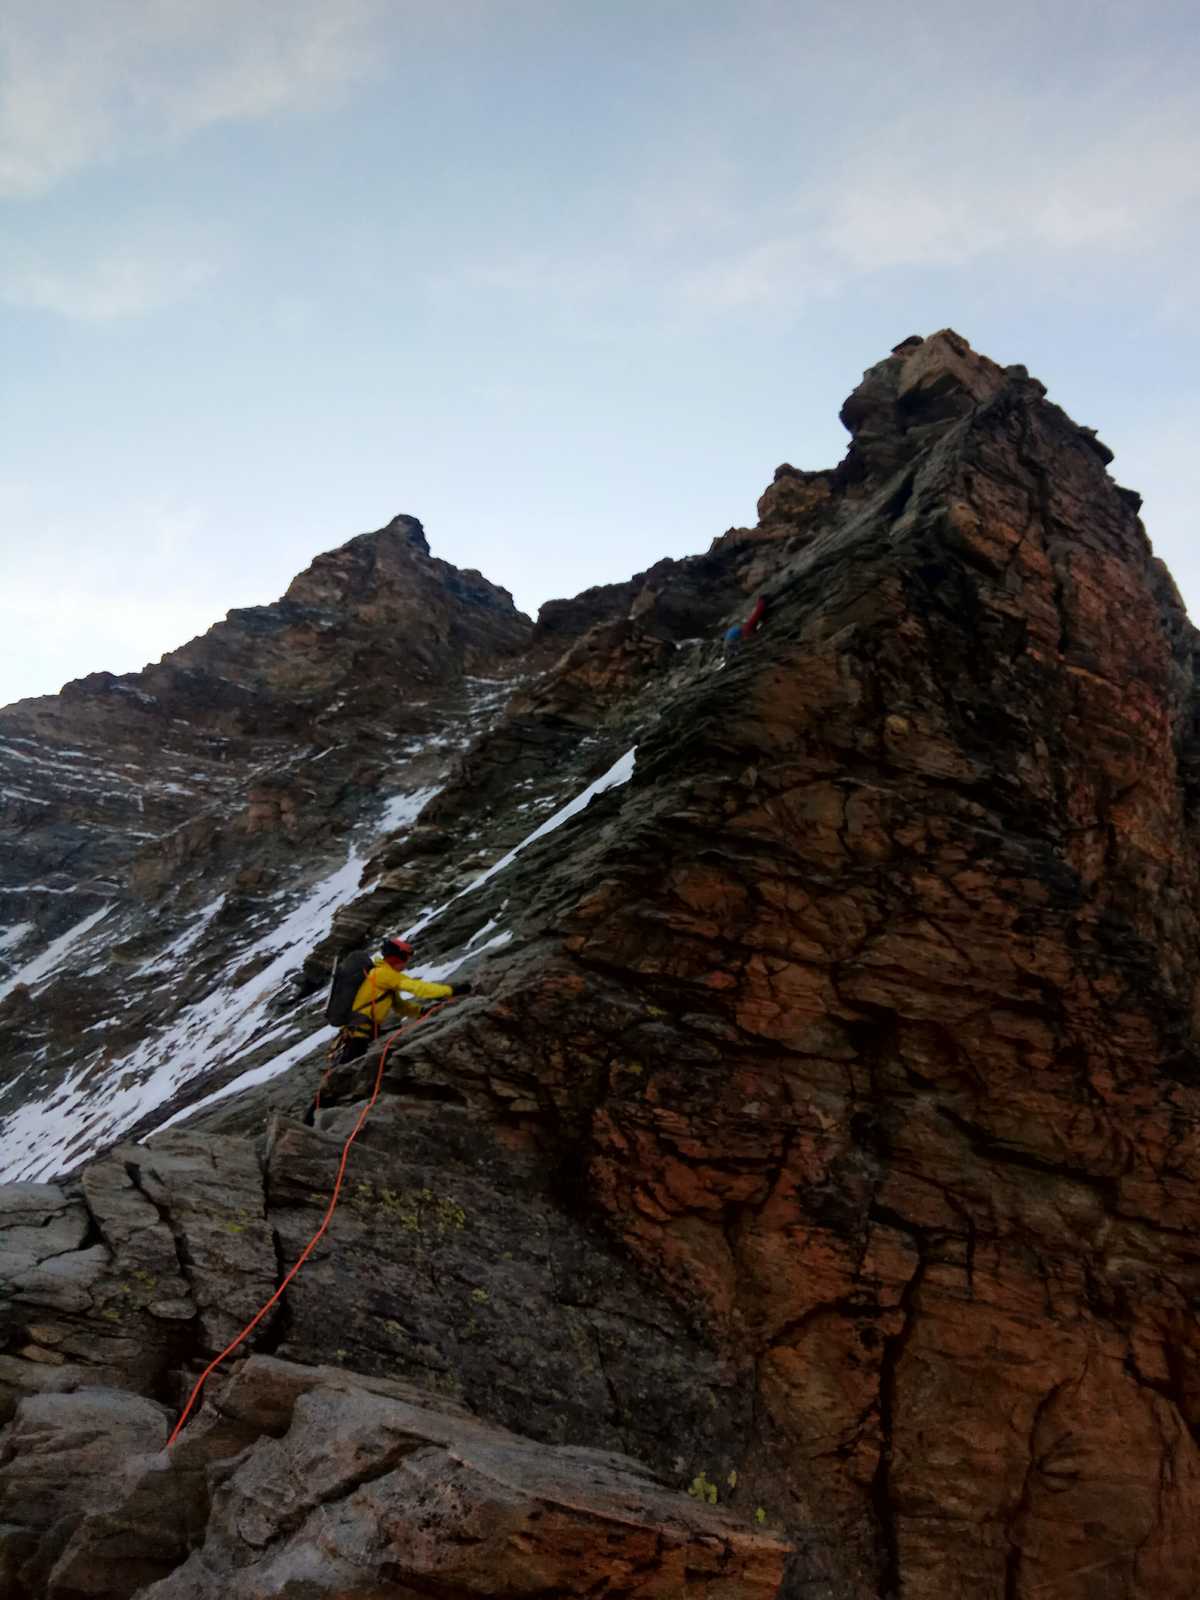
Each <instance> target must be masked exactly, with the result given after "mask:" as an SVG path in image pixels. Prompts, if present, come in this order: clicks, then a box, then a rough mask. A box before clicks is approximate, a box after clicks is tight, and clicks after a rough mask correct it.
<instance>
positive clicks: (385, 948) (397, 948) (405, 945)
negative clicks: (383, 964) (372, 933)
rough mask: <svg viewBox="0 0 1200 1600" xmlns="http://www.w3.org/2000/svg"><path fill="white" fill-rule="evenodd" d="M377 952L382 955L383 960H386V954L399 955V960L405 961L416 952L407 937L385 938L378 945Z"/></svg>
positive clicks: (409, 959)
mask: <svg viewBox="0 0 1200 1600" xmlns="http://www.w3.org/2000/svg"><path fill="white" fill-rule="evenodd" d="M379 953H380V955H381V956H383V958H384V960H385V961H386V960H387V958H388V956H399V958H400V960H401V961H405V962H407V961H411V960H412V958H413V956H414V955H415V954H416V952H415V951H414V949H413V947H412V945H411V944H409V942H408V940H407V939H400V938H396V937H393V938H391V939H385V940H384V941H383V944H382V945H381V946H380V951H379Z"/></svg>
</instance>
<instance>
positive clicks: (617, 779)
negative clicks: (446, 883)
mask: <svg viewBox="0 0 1200 1600" xmlns="http://www.w3.org/2000/svg"><path fill="white" fill-rule="evenodd" d="M636 765H637V745H634V746H633V748H632V749H630V750H626V752H625V754H624V755H623V756H621V757H620V758H619V759H618V760H616V761H614V762H613V764H612V766H611V767H609V769H608V771H607V772H605V773H602V774H601V775H600V777H598V778H597V779H595V781H594V782H592V783H589V784H588V786H587V788H586V789H581V790H580V792H579V793H578V794H577V795H576V796H575V798H574V799H573V800H568V801H567V803H566V805H565V806H561V807H560V808H559V809H558V810H557V811H556V812H555V813H554V815H553V816H550V817H547V818H546V820H545V822H543V823H541V824H540V825H539V826H538V827H536V828H535V829H534V830H533V832H532V833H530V834H527V835H526V836H525V838H524V839H522V840H521V842H520V844H517V845H514V846H513V848H512V849H511V850H509V851H508V852H507V853H506V854H505V855H502V856H501V857H500V859H499V861H494V862H493V863H492V865H491V866H490V867H489V868H488V869H487V871H486V872H481V873H480V874H479V876H478V877H477V878H472V879H471V881H470V883H469V884H467V886H466V888H465V889H460V890H459V891H458V893H457V894H456V895H451V897H450V899H449V900H446V901H444V902H443V903H442V904H441V905H440V906H436V907H434V908H432V909H431V910H429V911H425V912H423V913H422V915H421V917H420V918H419V919H418V920H417V921H416V922H414V923H413V925H412V927H411V928H409V929H408V930H407V931H406V933H405V935H404V937H405V938H406V939H411V938H412V937H413V936H414V935H415V934H418V933H420V931H421V929H422V928H427V927H428V926H429V924H430V923H431V922H433V921H434V919H435V918H437V917H440V916H441V914H442V912H443V911H445V910H446V908H447V906H452V905H453V904H454V902H455V901H456V900H461V899H462V898H463V896H464V895H468V894H474V892H475V890H476V889H478V888H481V887H482V885H483V884H485V883H487V881H488V880H489V878H494V877H495V876H496V874H497V873H499V872H503V871H504V869H505V867H508V866H511V865H512V863H513V862H514V861H515V860H516V859H517V857H518V856H519V855H520V854H521V852H522V850H527V849H528V848H529V846H530V845H531V844H535V843H536V842H537V840H539V839H544V838H545V837H546V835H547V834H548V833H553V832H554V831H555V829H556V828H561V827H562V825H563V823H564V822H567V821H569V820H570V818H571V817H574V816H577V815H578V813H579V812H580V811H582V810H583V809H584V808H585V807H586V806H588V805H590V803H591V802H592V801H593V800H594V799H595V798H596V796H597V795H598V794H604V792H605V791H606V790H608V789H615V788H617V787H618V786H619V785H620V784H623V783H628V782H629V780H630V778H632V777H633V774H634V769H635V767H636Z"/></svg>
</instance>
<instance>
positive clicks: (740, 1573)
mask: <svg viewBox="0 0 1200 1600" xmlns="http://www.w3.org/2000/svg"><path fill="white" fill-rule="evenodd" d="M248 1376H249V1375H248ZM271 1376H272V1375H271V1374H269V1373H266V1372H260V1378H264V1379H266V1378H270V1377H271ZM280 1376H281V1374H275V1375H274V1377H275V1378H278V1377H280ZM787 1554H788V1549H787V1547H786V1546H785V1545H784V1544H783V1543H782V1542H781V1541H779V1540H778V1539H776V1538H774V1537H773V1536H770V1535H765V1534H762V1533H760V1532H757V1531H754V1530H751V1529H750V1528H748V1527H746V1526H745V1525H743V1524H742V1523H740V1522H739V1521H737V1520H736V1519H734V1518H732V1517H730V1516H729V1515H728V1514H727V1513H725V1512H722V1511H718V1510H715V1509H713V1508H710V1507H708V1506H702V1505H701V1504H699V1503H698V1502H697V1501H695V1500H692V1499H689V1498H688V1497H687V1496H685V1495H681V1494H677V1493H674V1492H672V1491H669V1490H667V1489H665V1488H663V1487H662V1486H661V1485H660V1484H659V1483H657V1482H656V1480H655V1479H654V1478H653V1476H652V1475H651V1474H650V1473H649V1471H648V1470H647V1469H646V1468H645V1467H642V1466H640V1465H639V1464H638V1463H637V1462H634V1461H631V1460H629V1459H628V1458H626V1457H621V1456H616V1455H613V1454H610V1453H606V1452H601V1451H590V1450H576V1449H547V1448H545V1447H543V1446H540V1445H535V1444H533V1443H532V1442H531V1441H529V1440H527V1439H522V1438H520V1437H518V1436H516V1435H513V1434H509V1433H506V1432H504V1431H503V1430H501V1429H496V1428H491V1427H489V1426H488V1425H486V1424H484V1423H482V1422H479V1421H478V1420H476V1419H474V1418H469V1417H462V1416H452V1415H450V1414H448V1413H446V1412H436V1411H430V1410H427V1409H424V1408H421V1407H418V1406H413V1405H409V1404H406V1403H404V1402H402V1401H398V1400H392V1399H389V1398H387V1397H385V1396H383V1395H379V1394H372V1393H370V1392H369V1391H367V1390H365V1389H363V1388H361V1387H360V1386H358V1384H357V1382H355V1381H353V1380H351V1379H343V1380H341V1381H340V1382H339V1383H337V1384H336V1385H335V1384H334V1383H332V1382H330V1383H326V1384H323V1385H321V1386H319V1387H317V1388H314V1389H311V1390H309V1391H308V1392H307V1393H305V1394H302V1395H300V1396H299V1397H298V1398H297V1400H296V1402H295V1405H294V1409H293V1414H292V1422H291V1426H290V1427H289V1429H288V1431H287V1432H286V1434H284V1435H283V1436H282V1437H280V1438H276V1439H272V1438H266V1439H262V1440H260V1441H259V1443H258V1444H257V1445H256V1446H255V1447H254V1448H253V1449H252V1450H250V1451H249V1452H248V1453H247V1455H246V1456H245V1457H244V1458H243V1459H242V1460H241V1461H240V1463H239V1464H238V1465H237V1466H236V1468H235V1470H233V1471H232V1472H231V1473H230V1475H229V1476H228V1478H227V1479H226V1480H225V1481H224V1482H223V1483H221V1484H220V1485H219V1486H218V1487H217V1488H216V1490H215V1493H214V1496H213V1507H212V1514H211V1518H210V1522H209V1527H208V1530H207V1535H206V1538H205V1541H204V1544H203V1546H202V1547H201V1548H200V1549H199V1550H197V1551H195V1552H194V1553H193V1554H192V1555H191V1557H190V1558H189V1559H188V1561H187V1562H186V1563H185V1564H184V1565H183V1566H182V1567H180V1568H179V1569H177V1570H176V1571H175V1572H174V1573H172V1574H171V1576H170V1577H167V1578H165V1579H163V1580H162V1581H161V1582H160V1583H157V1584H154V1585H151V1586H150V1587H149V1588H148V1589H146V1590H144V1591H143V1592H142V1595H141V1596H140V1597H139V1600H218V1597H219V1600H268V1597H273V1596H280V1597H282V1596H295V1595H300V1594H303V1595H304V1596H306V1600H318V1597H322V1596H328V1597H329V1600H334V1597H335V1596H336V1597H337V1600H382V1597H383V1596H385V1595H386V1596H388V1597H389V1600H391V1597H396V1596H400V1597H402V1596H405V1595H407V1594H408V1593H409V1592H410V1588H411V1589H412V1590H416V1591H419V1592H422V1593H429V1592H435V1593H438V1594H444V1595H447V1596H451V1595H452V1596H467V1595H478V1596H480V1597H483V1596H494V1595H496V1594H505V1595H511V1596H518V1595H527V1596H530V1597H534V1596H547V1597H549V1596H551V1595H553V1596H566V1595H575V1594H578V1595H585V1594H586V1595H601V1596H603V1595H611V1596H614V1597H615V1596H616V1595H619V1594H621V1595H623V1594H628V1593H630V1592H636V1593H637V1594H638V1595H639V1596H643V1597H645V1600H668V1597H671V1600H674V1597H676V1596H677V1595H678V1594H679V1593H681V1592H683V1591H684V1590H685V1589H686V1591H687V1593H688V1594H689V1595H692V1596H694V1597H696V1600H770V1597H771V1596H773V1595H774V1594H775V1592H776V1589H777V1587H778V1584H779V1582H780V1579H781V1576H782V1571H783V1564H784V1561H785V1559H786V1557H787Z"/></svg>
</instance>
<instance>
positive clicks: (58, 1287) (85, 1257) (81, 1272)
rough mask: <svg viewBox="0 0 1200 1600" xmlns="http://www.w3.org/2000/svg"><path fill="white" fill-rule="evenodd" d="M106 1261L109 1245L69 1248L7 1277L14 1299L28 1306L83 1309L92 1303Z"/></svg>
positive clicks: (68, 1309) (67, 1309)
mask: <svg viewBox="0 0 1200 1600" xmlns="http://www.w3.org/2000/svg"><path fill="white" fill-rule="evenodd" d="M108 1264H109V1252H108V1248H107V1246H105V1245H102V1244H96V1245H92V1246H91V1247H90V1248H89V1249H87V1250H71V1251H69V1252H67V1253H66V1254H64V1255H56V1256H50V1257H49V1258H48V1259H46V1260H43V1261H40V1262H38V1264H37V1265H36V1266H34V1267H31V1268H30V1269H29V1270H27V1271H25V1272H22V1273H20V1274H18V1275H16V1276H14V1277H13V1278H11V1279H10V1280H9V1291H10V1293H11V1294H12V1296H13V1299H14V1300H18V1301H21V1302H23V1303H26V1304H29V1305H36V1306H48V1307H50V1308H52V1309H53V1310H55V1311H65V1312H86V1311H88V1310H90V1309H91V1306H92V1291H93V1290H94V1288H95V1287H96V1285H97V1283H98V1282H99V1280H100V1279H101V1277H102V1276H103V1274H104V1272H105V1271H106V1269H107V1267H108Z"/></svg>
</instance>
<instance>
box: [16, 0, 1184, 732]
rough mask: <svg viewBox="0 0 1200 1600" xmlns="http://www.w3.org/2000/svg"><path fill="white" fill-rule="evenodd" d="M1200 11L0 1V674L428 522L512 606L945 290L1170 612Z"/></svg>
mask: <svg viewBox="0 0 1200 1600" xmlns="http://www.w3.org/2000/svg"><path fill="white" fill-rule="evenodd" d="M1197 33H1198V25H1197V22H1196V7H1195V6H1194V4H1192V3H1191V0H1188V3H1186V4H1184V3H1178V4H1166V3H1161V0H1148V3H1136V4H1135V3H1128V4H1105V3H1103V0H1089V3H1083V0H1079V3H1069V4H1059V5H1055V4H1053V3H1050V4H1036V5H1035V4H1032V3H1029V0H1017V3H1016V4H1015V5H1008V6H1006V7H1004V8H1001V7H998V6H995V5H991V4H989V5H986V6H985V5H982V4H978V3H973V0H956V3H951V0H946V3H940V0H912V3H911V4H908V5H905V6H896V5H895V4H894V3H892V0H887V3H882V0H870V3H866V4H858V5H854V6H850V7H843V8H834V7H831V6H830V5H829V4H828V3H827V0H825V3H823V4H821V5H809V4H798V3H797V4H783V3H779V0H691V3H684V0H637V3H634V0H607V3H601V0H559V3H554V0H437V3H426V0H408V3H405V0H258V3H255V0H155V3H151V0H105V3H104V4H103V5H101V4H98V3H96V0H6V4H5V8H4V14H3V19H2V20H0V350H2V358H0V546H2V552H3V567H2V572H3V583H2V584H0V703H3V702H5V701H7V700H10V699H13V698H16V697H17V696H19V695H25V694H33V693H44V692H51V691H53V690H56V689H58V688H59V687H60V685H61V684H62V683H63V682H64V681H65V680H67V679H68V678H71V677H74V676H78V675H79V674H81V673H83V672H86V671H92V670H97V669H100V668H107V669H109V670H112V671H127V670H130V669H132V668H138V667H141V666H142V665H144V664H145V663H146V662H147V661H149V660H151V659H154V658H156V657H157V656H158V655H160V654H161V653H162V652H163V651H164V650H167V649H169V648H172V647H173V646H175V645H177V644H181V643H182V642H184V640H185V639H187V638H188V637H190V636H191V635H192V634H194V633H196V632H199V631H201V630H202V629H203V628H204V627H206V626H207V625H208V624H209V623H211V622H213V621H215V620H217V618H219V617H220V616H221V615H223V613H224V612H225V611H226V610H227V609H229V608H230V607H232V606H235V605H246V604H253V603H257V602H263V601H268V600H271V599H274V598H275V597H276V596H277V595H278V594H280V593H281V592H282V590H283V589H284V588H285V587H286V585H287V583H288V581H289V580H290V578H291V577H292V576H293V574H294V573H295V572H297V571H298V570H300V569H301V568H302V567H303V566H304V565H306V563H307V562H308V561H309V560H310V559H311V558H312V556H313V555H315V554H316V553H317V552H318V551H320V550H323V549H328V548H330V547H331V546H333V545H336V544H339V543H341V542H342V541H343V540H344V539H347V538H349V537H350V536H352V535H353V534H355V533H359V532H362V531H363V530H365V529H368V528H374V527H378V526H380V525H381V524H383V523H385V522H386V521H388V520H389V519H390V518H391V517H392V516H393V515H394V514H395V513H396V512H400V511H404V512H410V513H413V514H414V515H416V516H419V517H420V518H421V519H422V520H423V521H424V523H425V525H426V529H427V531H428V534H429V538H430V541H431V544H432V546H433V549H434V553H435V554H437V555H441V556H444V557H445V558H446V559H447V560H450V561H453V562H455V563H456V564H458V565H460V566H478V567H479V568H481V569H482V570H483V571H484V572H485V573H487V575H488V576H489V577H491V578H493V579H494V580H495V581H497V582H499V583H503V584H505V585H506V586H507V587H509V588H510V589H512V590H513V592H514V595H515V597H516V599H517V601H518V603H519V604H520V605H522V606H523V607H524V608H525V609H526V610H529V611H530V612H533V611H535V610H536V607H537V606H538V604H539V603H540V602H541V601H543V600H546V599H549V598H551V597H553V596H557V595H564V594H570V593H574V592H575V591H577V590H578V589H580V588H583V587H585V586H586V585H588V584H590V583H599V582H607V581H611V580H615V579H619V578H623V577H626V576H628V575H629V574H630V573H631V572H633V571H635V570H637V569H638V568H639V567H643V566H645V565H647V564H648V563H649V562H651V561H653V560H656V559H657V558H658V557H660V556H662V555H682V554H686V553H689V552H691V551H695V550H699V549H703V548H704V547H705V546H706V545H707V544H708V542H709V540H710V539H711V538H712V537H713V536H714V535H715V534H718V533H720V532H722V531H723V530H724V529H725V528H726V527H728V526H729V525H730V524H734V523H747V522H752V521H753V520H754V502H755V499H756V498H757V496H758V494H759V493H760V492H761V491H762V489H763V487H764V486H765V485H766V483H767V482H769V480H770V476H771V473H772V471H773V469H774V468H775V466H776V465H777V464H778V463H779V462H780V461H783V460H785V459H786V460H790V461H792V462H794V463H795V464H796V465H798V466H807V467H813V466H827V465H832V464H833V463H834V462H835V461H836V460H837V459H838V458H839V456H840V455H841V453H842V450H843V448H844V442H845V435H844V433H843V430H842V429H841V427H840V425H839V423H838V421H837V411H838V407H839V405H840V403H841V401H842V399H843V397H844V396H845V395H846V394H847V393H848V392H849V390H850V389H851V388H852V387H853V386H854V384H855V382H856V381H857V379H858V375H859V373H860V372H861V371H862V369H863V368H864V367H866V366H868V365H869V364H871V363H872V362H874V361H876V360H878V359H880V358H881V357H882V356H883V355H885V354H886V353H887V351H888V349H889V348H890V347H891V345H893V344H894V343H896V342H897V341H898V340H899V339H902V338H904V337H905V336H907V335H908V334H910V333H914V332H917V333H930V332H933V331H934V330H935V329H937V328H939V327H942V326H946V325H949V326H952V327H955V328H957V329H958V331H959V332H960V333H962V334H964V335H966V337H967V338H969V339H970V340H971V342H972V343H973V344H974V345H975V346H976V347H977V348H978V349H981V350H984V351H986V352H987V353H988V354H989V355H991V356H993V357H994V358H995V359H997V360H999V361H1001V362H1011V361H1023V362H1025V363H1026V364H1027V365H1028V366H1029V367H1030V369H1031V370H1032V371H1033V372H1034V373H1035V374H1036V375H1037V376H1039V377H1040V378H1041V379H1042V380H1043V381H1044V382H1045V383H1046V384H1047V385H1048V387H1049V390H1050V394H1051V397H1052V398H1053V399H1055V400H1057V401H1058V402H1059V403H1060V404H1062V405H1063V406H1065V407H1066V409H1067V410H1068V411H1070V412H1071V413H1072V415H1074V416H1075V417H1076V419H1077V420H1078V421H1080V422H1083V423H1086V424H1089V425H1091V426H1094V427H1096V428H1097V429H1098V430H1099V432H1100V435H1101V437H1102V438H1104V439H1105V440H1106V441H1107V442H1108V443H1109V444H1110V445H1111V446H1112V448H1113V449H1115V450H1116V452H1117V461H1116V463H1115V466H1114V471H1115V473H1116V475H1117V476H1118V478H1119V479H1120V480H1121V481H1122V482H1125V483H1128V484H1130V485H1132V486H1134V487H1136V488H1138V489H1140V490H1141V491H1142V492H1143V494H1144V495H1145V497H1146V507H1145V517H1146V522H1147V526H1148V529H1149V532H1150V535H1151V537H1152V539H1153V540H1154V543H1155V546H1156V548H1157V549H1158V550H1159V552H1160V553H1161V554H1162V555H1163V556H1164V557H1165V558H1166V559H1167V561H1168V562H1169V563H1170V565H1171V567H1172V569H1173V571H1174V572H1175V575H1176V578H1177V580H1178V582H1179V583H1180V586H1181V587H1182V588H1183V590H1184V593H1185V596H1187V597H1188V599H1189V601H1190V603H1191V604H1192V606H1193V609H1200V558H1198V557H1197V556H1196V554H1195V553H1194V551H1193V538H1192V530H1193V528H1194V526H1195V517H1194V513H1193V505H1194V503H1195V501H1196V498H1197V496H1198V495H1200V468H1198V467H1197V464H1196V462H1197V451H1196V445H1195V440H1196V438H1197V436H1198V434H1200V378H1198V376H1197V374H1198V371H1200V367H1198V364H1197V357H1198V355H1200V350H1198V348H1197V347H1198V345H1200V279H1198V277H1197V272H1196V260H1197V253H1198V251H1197V247H1198V245H1200V225H1198V224H1200V112H1198V110H1197V106H1198V103H1200V102H1198V98H1197V95H1196V91H1195V83H1196V81H1197V69H1198V67H1200V60H1198V57H1200V50H1198V48H1197Z"/></svg>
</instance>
